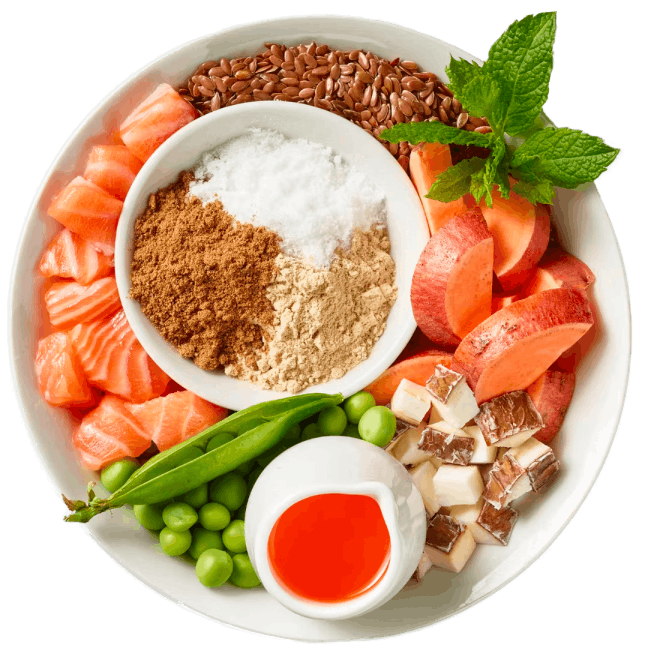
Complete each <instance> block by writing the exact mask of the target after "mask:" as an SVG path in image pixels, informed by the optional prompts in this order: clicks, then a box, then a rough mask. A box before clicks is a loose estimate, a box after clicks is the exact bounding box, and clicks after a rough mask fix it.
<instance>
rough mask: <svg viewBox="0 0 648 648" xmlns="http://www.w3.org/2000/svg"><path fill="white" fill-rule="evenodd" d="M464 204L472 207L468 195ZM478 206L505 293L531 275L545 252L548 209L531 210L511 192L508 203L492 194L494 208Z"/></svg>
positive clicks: (542, 206) (547, 238) (548, 225)
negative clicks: (491, 238)
mask: <svg viewBox="0 0 648 648" xmlns="http://www.w3.org/2000/svg"><path fill="white" fill-rule="evenodd" d="M466 202H467V203H468V204H470V203H471V202H472V204H474V200H473V199H472V197H470V196H468V197H466ZM479 206H480V207H481V210H482V213H483V215H484V218H485V219H486V222H487V223H488V229H489V230H490V232H491V234H492V235H493V239H494V241H495V264H494V270H495V274H496V275H497V278H498V279H499V282H500V284H501V285H502V288H503V289H504V290H506V291H508V290H513V289H514V288H516V287H517V286H521V285H522V284H523V283H524V282H525V281H526V280H527V279H528V278H529V277H530V276H531V274H532V273H533V270H534V268H535V266H536V264H537V263H538V262H539V261H540V259H541V257H542V255H543V254H544V252H545V250H546V249H547V245H548V243H549V230H550V222H549V212H550V208H549V207H548V206H547V205H541V204H538V205H536V206H535V207H534V206H533V205H532V204H531V203H530V202H529V201H528V200H526V199H525V198H522V197H521V196H518V195H517V194H516V193H515V192H514V191H513V192H511V197H510V198H509V200H505V199H504V198H502V196H500V194H499V193H498V192H493V206H492V207H487V206H486V205H485V204H484V202H483V201H482V202H481V203H480V205H479Z"/></svg>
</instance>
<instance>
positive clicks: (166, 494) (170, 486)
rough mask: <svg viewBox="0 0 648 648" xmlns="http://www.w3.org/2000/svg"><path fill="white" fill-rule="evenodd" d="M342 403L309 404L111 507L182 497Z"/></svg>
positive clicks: (167, 474)
mask: <svg viewBox="0 0 648 648" xmlns="http://www.w3.org/2000/svg"><path fill="white" fill-rule="evenodd" d="M341 401H342V396H339V395H336V396H327V397H326V398H321V397H320V398H319V399H318V400H317V401H315V402H311V403H307V404H305V405H302V406H300V407H297V408H294V409H292V410H291V411H289V412H287V413H285V414H283V415H282V416H279V417H277V418H275V419H273V420H271V421H268V422H267V423H264V424H262V425H259V426H258V427H256V428H254V429H253V430H250V431H248V432H245V433H244V434H242V435H241V436H239V437H237V438H236V439H233V440H232V441H229V442H228V443H226V444H225V445H222V446H220V447H218V448H216V449H214V450H212V451H211V452H208V453H207V454H204V455H203V456H201V457H198V458H197V459H194V460H193V461H189V462H188V463H185V464H183V465H181V466H178V467H177V468H173V469H172V470H170V471H168V472H165V473H164V474H162V475H158V476H157V477H155V478H153V479H151V480H150V481H147V482H145V483H144V484H141V485H139V486H137V487H136V488H134V489H133V490H130V491H128V492H126V493H124V494H122V495H118V494H117V493H115V497H113V498H111V501H110V508H115V507H117V506H122V505H123V504H155V503H157V502H162V501H164V500H167V499H169V498H171V497H176V496H177V495H182V494H183V493H186V492H187V491H190V490H192V489H194V488H197V487H198V486H200V485H201V484H204V483H206V482H208V481H211V480H212V479H215V478H216V477H220V476H221V475H224V474H225V473H228V472H230V471H232V470H234V469H235V468H238V466H240V465H241V464H242V463H245V462H246V461H250V460H251V459H255V458H256V457H258V456H259V455H260V454H262V453H263V452H265V451H266V450H268V449H270V448H272V447H274V446H275V445H276V444H277V443H278V442H279V441H281V439H282V438H283V436H284V435H285V434H286V432H287V431H288V430H289V429H290V427H292V426H293V425H294V424H295V423H299V422H300V421H303V420H304V419H305V418H307V417H309V416H312V415H313V414H316V413H317V412H319V411H321V410H322V409H324V408H326V407H331V406H332V405H336V404H338V403H340V402H341Z"/></svg>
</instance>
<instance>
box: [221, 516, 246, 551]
mask: <svg viewBox="0 0 648 648" xmlns="http://www.w3.org/2000/svg"><path fill="white" fill-rule="evenodd" d="M223 544H224V545H225V548H226V549H228V550H229V551H232V552H234V553H245V552H246V551H247V547H246V546H245V522H243V520H234V521H232V522H230V523H229V524H228V525H227V528H226V529H225V530H224V531H223Z"/></svg>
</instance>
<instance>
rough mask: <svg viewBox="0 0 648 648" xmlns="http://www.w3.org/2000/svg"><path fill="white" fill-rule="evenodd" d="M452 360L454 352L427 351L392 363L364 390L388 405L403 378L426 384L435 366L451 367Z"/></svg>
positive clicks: (381, 403)
mask: <svg viewBox="0 0 648 648" xmlns="http://www.w3.org/2000/svg"><path fill="white" fill-rule="evenodd" d="M451 362H452V354H450V353H447V352H445V351H440V350H438V349H435V350H431V351H425V352H424V353H420V354H418V355H415V356H412V357H411V358H408V359H407V360H403V361H402V362H398V363H396V364H394V365H392V366H391V367H389V369H387V370H386V371H384V372H383V373H382V374H380V376H378V378H376V380H374V381H373V382H372V383H371V384H370V385H369V386H367V387H366V388H365V390H364V391H367V392H369V393H370V394H371V395H372V396H373V397H374V398H375V399H376V404H377V405H387V403H389V401H391V398H392V396H393V395H394V392H395V391H396V389H397V387H398V385H400V382H401V380H403V379H404V378H406V379H407V380H411V381H412V382H414V383H416V384H418V385H425V382H426V380H427V379H428V378H429V377H430V376H431V375H432V374H434V368H435V367H436V366H437V365H438V364H442V365H443V366H444V367H450V363H451Z"/></svg>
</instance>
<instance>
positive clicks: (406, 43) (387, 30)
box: [9, 16, 630, 640]
mask: <svg viewBox="0 0 648 648" xmlns="http://www.w3.org/2000/svg"><path fill="white" fill-rule="evenodd" d="M311 40H317V41H319V42H326V43H328V44H330V45H333V46H338V47H346V48H351V47H363V48H366V49H371V50H372V51H374V52H376V53H377V54H379V55H384V56H386V57H387V58H392V57H395V56H400V57H402V58H404V59H410V60H414V61H417V62H418V63H419V64H420V65H421V66H422V67H423V68H425V69H427V70H431V71H434V72H436V73H438V74H439V76H440V77H441V78H444V75H443V70H444V68H445V66H446V65H447V63H448V61H449V57H450V54H452V55H454V56H455V57H457V56H464V57H467V58H473V57H470V56H469V55H467V54H466V53H465V52H463V51H462V50H460V49H458V48H456V47H453V46H450V45H447V44H446V43H443V42H441V41H439V40H437V39H435V38H432V37H430V36H426V35H424V34H420V33H417V32H414V31H411V30H408V29H404V28H402V27H398V26H395V25H391V24H388V23H382V22H376V21H371V20H364V19H351V18H341V17H322V16H317V17H311V18H308V17H304V18H291V19H280V20H274V21H270V22H265V23H257V24H252V25H247V26H243V27H239V28H236V29H230V30H227V31H225V32H222V33H219V34H216V35H212V36H208V37H206V38H202V39H200V40H197V41H194V42H192V43H189V44H188V45H185V46H184V47H182V48H180V49H178V50H175V51H174V52H171V53H169V54H167V55H165V56H163V57H161V58H159V59H157V60H156V61H155V62H153V63H152V64H151V65H149V66H148V67H146V68H145V69H143V70H141V71H140V72H138V73H137V74H136V75H135V76H133V77H132V78H131V79H129V80H128V81H127V82H126V83H125V84H123V85H122V86H121V87H119V88H118V89H117V90H116V91H115V92H114V93H113V94H112V95H111V96H110V97H108V98H107V99H106V100H105V101H104V102H103V103H102V104H101V105H100V106H99V107H98V108H97V110H96V111H95V112H94V113H92V114H91V115H90V116H89V117H88V119H87V120H86V121H85V122H84V123H83V124H82V125H81V126H80V127H79V129H78V130H77V131H76V133H74V135H73V136H72V138H71V139H70V140H69V142H68V143H67V144H66V146H65V147H64V149H63V151H62V152H61V154H60V155H59V157H58V158H57V160H56V161H55V162H54V164H53V166H52V168H51V170H50V172H49V173H48V175H47V177H46V178H45V181H44V183H43V185H42V187H41V189H40V191H39V193H38V195H37V197H36V199H35V201H34V204H33V206H32V210H31V212H30V214H29V216H28V219H27V222H26V225H25V229H24V231H23V236H22V240H21V243H20V246H19V248H18V255H17V259H16V265H15V268H14V276H13V291H12V296H11V305H10V313H9V316H10V318H11V321H10V336H11V337H10V344H11V355H12V358H13V363H12V365H13V371H14V376H15V379H16V385H17V389H18V393H19V398H20V400H21V403H22V405H23V409H24V413H25V418H26V420H27V423H28V426H29V429H30V431H31V434H32V437H33V438H34V441H35V443H36V445H37V446H38V449H39V451H40V453H41V456H42V458H43V462H44V464H45V466H46V467H47V469H48V470H49V472H50V473H51V475H52V478H53V480H54V482H55V483H56V486H57V488H58V489H59V490H60V491H61V492H65V493H66V494H67V495H69V496H73V497H82V496H83V495H84V492H85V482H86V481H87V480H89V479H90V477H91V475H90V473H88V472H87V471H84V470H82V469H81V468H80V467H79V465H78V463H77V460H76V457H75V455H74V452H73V450H72V446H71V444H70V441H69V439H70V427H71V420H70V418H69V416H68V415H67V413H65V412H63V411H59V410H55V409H53V408H51V407H49V406H48V405H47V404H46V403H45V402H44V401H43V400H42V399H41V397H40V395H39V393H38V390H37V388H36V383H35V379H34V374H33V369H32V362H33V358H34V354H35V350H36V345H37V341H38V337H39V335H40V333H41V325H40V322H41V318H42V312H43V309H42V304H40V303H39V295H40V292H41V287H42V281H41V280H40V279H39V277H38V275H37V273H36V271H35V268H36V265H37V262H38V259H39V257H40V255H41V253H42V251H43V249H44V247H45V245H46V243H47V242H48V241H49V239H50V238H51V236H52V235H53V234H54V233H55V231H56V230H57V229H58V225H57V224H56V223H55V221H54V220H53V219H51V218H48V217H47V216H46V215H45V210H46V207H47V205H48V203H49V201H50V200H51V198H52V196H53V195H54V193H55V192H56V191H57V190H58V189H59V188H61V187H62V186H63V185H64V184H65V183H66V182H67V181H68V180H69V179H70V177H72V175H73V174H75V173H78V172H79V171H80V170H81V169H82V167H83V164H84V160H85V157H86V155H87V153H88V151H89V149H90V147H91V146H92V145H93V144H97V143H102V142H103V141H104V138H105V137H106V134H107V133H108V132H110V131H111V130H112V129H113V128H115V127H116V126H117V125H118V124H119V122H120V119H121V117H123V116H124V115H125V114H127V113H128V112H129V110H130V109H131V108H132V107H133V106H134V105H135V104H136V103H137V102H138V101H140V100H141V99H142V98H143V97H144V96H145V95H146V94H148V92H150V90H151V89H152V88H153V87H154V86H155V85H156V84H158V83H160V82H162V81H168V82H170V83H172V84H174V83H179V82H180V81H181V80H183V79H184V78H185V77H186V76H187V75H188V74H190V73H191V72H193V70H194V68H195V67H196V66H197V65H198V64H199V63H201V62H202V61H205V60H207V59H211V58H216V57H220V56H235V55H239V54H246V53H247V54H253V53H255V52H256V51H258V50H259V49H260V48H261V47H262V44H263V43H264V42H265V41H276V42H285V43H290V44H292V43H299V42H305V43H307V42H310V41H311ZM555 222H556V226H557V229H558V232H559V235H560V239H561V240H562V242H563V243H564V245H565V246H566V247H567V249H568V250H569V251H570V252H572V253H574V254H576V255H577V256H578V257H580V258H581V259H583V261H585V262H586V263H587V264H588V265H589V266H590V267H591V268H592V270H593V271H594V273H595V274H596V276H597V280H596V283H595V285H594V286H593V290H592V295H593V297H594V299H595V303H596V319H597V326H596V329H595V334H594V339H593V343H592V346H591V348H590V350H589V353H588V354H587V355H586V356H585V358H584V359H583V361H582V362H581V363H580V365H579V367H578V372H577V380H576V382H577V384H576V393H575V396H574V400H573V402H572V404H571V407H570V408H569V412H568V414H567V418H566V420H565V424H564V426H563V430H562V432H561V434H560V435H559V438H558V441H557V444H556V449H557V453H558V456H559V458H560V460H561V461H562V463H563V467H564V469H563V472H562V475H561V477H560V478H559V479H558V481H557V482H556V483H555V484H554V486H553V487H552V489H551V490H550V491H549V492H548V493H547V494H546V496H545V497H544V498H542V500H543V501H542V502H539V501H536V502H532V501H528V502H525V503H524V505H523V506H520V507H517V508H520V510H521V513H522V515H521V516H520V521H519V522H518V524H517V526H516V528H515V531H514V533H513V536H512V539H511V544H510V545H509V546H508V547H506V548H501V547H489V546H480V547H478V550H477V552H476V553H475V556H474V557H473V559H472V560H471V561H470V563H469V565H468V566H467V567H466V569H465V570H464V571H463V572H462V573H461V575H460V576H456V575H452V574H446V573H442V572H437V573H432V574H430V575H429V576H428V577H427V578H426V579H425V581H424V583H423V584H422V586H421V587H419V588H417V589H408V590H406V591H403V592H402V593H400V594H399V595H397V596H396V597H395V598H394V599H393V600H392V601H391V602H390V603H388V604H387V605H384V606H383V607H382V608H380V609H379V610H377V611H375V612H372V613H370V614H368V615H366V616H363V617H360V618H356V619H350V620H347V621H338V622H326V621H316V620H312V619H306V618H303V617H300V616H297V615H295V614H293V613H291V612H289V611H288V610H286V609H285V608H283V607H282V606H281V605H279V603H277V602H276V601H274V600H273V599H271V598H270V596H269V595H268V594H267V593H266V592H264V591H263V590H252V591H243V590H236V589H233V588H229V587H226V588H222V589H219V590H214V591H212V590H207V589H206V588H204V587H203V586H202V585H201V584H200V583H199V582H198V580H197V579H196V577H195V574H194V572H193V569H192V567H191V566H190V565H189V564H187V563H185V562H183V561H181V560H174V559H171V558H169V557H167V556H165V555H163V554H162V553H161V551H160V550H159V549H158V548H156V547H155V542H154V540H153V538H152V537H151V536H150V535H149V534H148V533H146V532H145V531H143V530H142V529H138V528H137V525H136V523H135V522H134V520H133V518H132V515H131V514H130V512H129V511H125V510H124V511H123V510H118V511H116V512H115V513H114V514H113V515H112V516H110V515H103V516H98V517H97V518H95V519H94V520H93V521H92V522H91V523H90V524H89V525H88V530H89V531H90V533H91V534H92V535H93V537H94V538H95V539H96V540H97V542H99V544H100V545H101V546H102V547H103V548H104V549H105V550H106V551H107V552H108V553H109V554H110V555H112V556H113V557H114V558H115V560H116V561H118V562H119V563H120V564H121V565H122V566H124V567H125V568H126V569H128V570H129V571H130V572H131V573H133V574H134V575H135V576H136V577H137V578H139V579H140V580H142V581H144V582H145V583H147V584H149V585H150V586H151V587H153V588H154V589H156V590H157V591H159V592H160V593H162V594H164V595H165V596H167V597H169V598H170V599H172V600H175V601H178V602H179V603H181V604H182V605H185V606H187V607H190V608H192V609H193V610H195V611H197V612H200V613H201V614H204V615H206V616H208V617H212V618H214V619H218V620H220V621H224V622H227V623H230V624H232V625H234V626H238V627H241V628H246V629H249V630H255V631H258V632H264V633H267V634H272V635H277V636H282V637H288V638H295V639H310V640H343V639H353V638H360V637H379V636H384V635H394V634H398V633H401V632H406V631H408V630H413V629H415V628H420V627H422V626H426V625H429V624H431V623H434V622H436V621H439V620H440V619H443V618H444V617H447V616H450V615H452V614H455V613H457V612H459V611H461V610H463V609H465V608H466V607H468V606H470V605H472V604H474V603H476V602H477V601H479V600H480V599H482V598H484V597H485V596H488V595H489V594H492V593H493V592H494V591H496V590H497V589H498V588H500V587H501V586H502V585H504V584H505V583H507V582H508V581H510V580H511V579H512V578H514V577H515V576H516V575H517V574H519V573H520V572H521V571H522V570H523V569H525V568H526V567H528V566H529V565H530V564H531V563H532V562H533V561H534V560H535V559H536V558H537V557H538V556H540V554H542V552H543V551H544V550H545V549H546V548H547V547H548V546H549V545H550V544H551V542H552V541H553V540H554V539H555V538H556V536H557V535H558V534H559V533H560V532H561V530H562V529H563V528H564V526H565V525H566V524H567V522H569V520H570V519H571V517H572V516H573V515H574V513H575V512H576V510H577V509H578V507H579V506H580V504H581V503H582V501H583V499H584V498H585V496H586V495H587V493H588V492H589V490H590V488H591V487H592V484H593V483H594V481H595V479H596V477H597V475H598V473H599V471H600V469H601V467H602V465H603V462H604V461H605V457H606V456H607V453H608V451H609V448H610V445H611V443H612V440H613V438H614V433H615V431H616V427H617V424H618V421H619V417H620V414H621V409H622V406H623V399H624V396H625V391H626V384H627V377H628V366H629V357H630V312H629V301H628V288H627V283H626V279H625V274H624V270H623V263H622V260H621V254H620V252H619V249H618V246H617V243H616V237H615V235H614V230H613V229H612V225H611V224H610V221H609V218H608V216H607V214H606V211H605V208H604V206H603V204H602V202H601V200H600V198H599V195H598V193H597V191H596V189H595V188H594V187H590V188H589V189H588V190H587V191H586V192H583V193H575V192H572V191H559V192H558V196H557V205H556V209H555ZM531 504H533V505H531ZM61 507H62V505H61ZM88 584H89V585H90V578H89V581H88Z"/></svg>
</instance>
